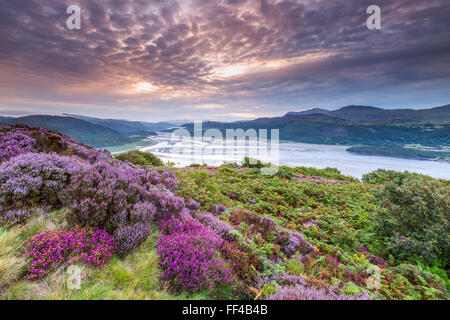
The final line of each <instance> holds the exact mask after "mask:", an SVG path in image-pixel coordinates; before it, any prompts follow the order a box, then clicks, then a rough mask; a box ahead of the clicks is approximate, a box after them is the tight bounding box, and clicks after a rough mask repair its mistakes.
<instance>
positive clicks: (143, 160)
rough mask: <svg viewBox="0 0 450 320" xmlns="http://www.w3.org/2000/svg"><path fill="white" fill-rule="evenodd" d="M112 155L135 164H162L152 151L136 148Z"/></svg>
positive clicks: (155, 165)
mask: <svg viewBox="0 0 450 320" xmlns="http://www.w3.org/2000/svg"><path fill="white" fill-rule="evenodd" d="M114 157H115V158H116V159H118V160H122V161H129V162H131V163H132V164H134V165H137V166H152V167H162V166H163V165H164V164H163V162H162V161H161V160H160V159H159V158H158V157H156V156H155V155H154V154H153V153H150V152H142V151H138V150H132V151H128V152H126V153H122V154H119V155H116V156H114Z"/></svg>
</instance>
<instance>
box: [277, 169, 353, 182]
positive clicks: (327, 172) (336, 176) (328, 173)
mask: <svg viewBox="0 0 450 320" xmlns="http://www.w3.org/2000/svg"><path fill="white" fill-rule="evenodd" d="M282 168H287V169H288V170H290V171H292V172H293V173H296V174H302V175H305V176H314V177H321V178H326V179H333V180H341V181H349V182H359V180H358V179H357V178H354V177H351V176H346V175H344V174H342V173H341V171H339V170H338V169H336V168H330V167H327V168H325V169H316V168H309V167H295V168H289V167H282Z"/></svg>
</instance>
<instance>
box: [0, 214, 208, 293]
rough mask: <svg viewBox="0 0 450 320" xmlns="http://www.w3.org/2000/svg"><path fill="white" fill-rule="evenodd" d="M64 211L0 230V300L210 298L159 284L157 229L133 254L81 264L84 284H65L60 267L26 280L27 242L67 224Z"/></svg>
mask: <svg viewBox="0 0 450 320" xmlns="http://www.w3.org/2000/svg"><path fill="white" fill-rule="evenodd" d="M63 214H64V210H62V211H55V212H51V213H49V214H46V213H44V212H43V211H37V212H36V213H35V215H34V217H33V218H32V219H31V220H30V221H29V222H28V223H27V224H26V225H23V226H18V227H13V228H10V229H8V230H5V229H0V299H1V300H36V299H39V300H105V299H108V300H129V299H131V300H173V299H192V300H205V299H210V297H209V296H208V294H206V293H199V294H196V295H177V296H175V295H171V294H170V293H169V292H167V291H166V290H164V289H161V288H160V285H159V266H158V255H157V252H156V249H155V245H156V241H157V239H158V236H159V234H158V230H157V228H156V227H154V228H153V233H152V235H151V236H150V237H149V238H148V239H147V240H146V241H145V242H144V243H143V244H142V245H141V246H140V247H139V248H138V249H137V250H135V251H134V252H133V253H132V254H130V255H128V256H126V257H124V258H121V257H118V256H116V257H114V258H113V260H112V261H111V263H110V264H109V265H107V266H106V267H105V268H103V269H101V270H100V269H94V268H90V267H87V266H85V265H81V264H80V265H78V267H80V268H81V270H82V275H81V288H80V289H79V290H70V289H68V287H67V282H68V279H69V276H70V275H69V274H68V273H67V272H66V269H65V268H60V269H58V270H56V271H54V272H52V273H50V274H49V275H48V276H47V277H45V278H44V279H42V280H39V281H28V280H26V261H25V259H24V258H23V257H22V253H23V250H24V241H25V240H26V239H28V238H30V237H33V236H34V235H36V234H37V233H38V232H41V231H44V230H46V229H57V228H60V227H63V226H64V225H63V222H62V221H63V219H62V216H63Z"/></svg>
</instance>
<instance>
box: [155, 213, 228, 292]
mask: <svg viewBox="0 0 450 320" xmlns="http://www.w3.org/2000/svg"><path fill="white" fill-rule="evenodd" d="M161 232H162V234H163V236H162V237H161V238H160V239H159V241H158V247H157V248H158V253H159V255H160V265H161V268H162V285H164V286H167V287H168V288H169V290H170V291H172V292H176V293H181V292H182V291H187V292H194V293H195V292H199V291H202V290H209V291H212V290H213V289H214V290H215V289H218V288H219V287H221V286H226V285H229V284H231V283H232V277H231V273H230V271H228V269H227V268H226V267H225V265H224V262H223V261H221V260H219V259H217V258H216V252H217V250H219V248H220V246H221V243H222V240H221V239H220V237H218V236H217V235H216V234H215V233H214V232H213V231H212V230H211V229H209V228H206V227H205V226H203V225H202V224H201V223H199V222H197V221H195V220H194V219H188V220H187V221H186V222H181V221H177V220H174V219H172V220H167V221H166V222H165V223H163V224H162V225H161Z"/></svg>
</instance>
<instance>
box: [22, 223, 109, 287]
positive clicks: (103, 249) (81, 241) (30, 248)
mask: <svg viewBox="0 0 450 320" xmlns="http://www.w3.org/2000/svg"><path fill="white" fill-rule="evenodd" d="M115 247H116V244H115V242H114V240H113V238H112V237H111V236H110V235H109V234H108V233H107V232H105V231H103V230H98V229H79V228H74V229H71V230H66V229H63V230H58V231H49V230H46V231H44V232H41V233H38V234H37V235H35V236H34V237H32V238H30V239H28V240H27V241H26V242H25V252H24V256H25V258H26V259H27V260H29V263H28V265H27V272H28V276H27V279H29V280H36V279H39V278H41V277H44V276H46V275H47V274H48V273H49V272H50V271H52V270H54V269H57V268H60V267H62V266H65V265H75V264H77V263H85V264H87V265H89V266H93V267H97V268H102V267H104V266H105V264H107V263H108V262H109V261H110V260H111V258H112V257H113V256H114V250H115Z"/></svg>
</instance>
